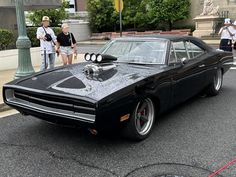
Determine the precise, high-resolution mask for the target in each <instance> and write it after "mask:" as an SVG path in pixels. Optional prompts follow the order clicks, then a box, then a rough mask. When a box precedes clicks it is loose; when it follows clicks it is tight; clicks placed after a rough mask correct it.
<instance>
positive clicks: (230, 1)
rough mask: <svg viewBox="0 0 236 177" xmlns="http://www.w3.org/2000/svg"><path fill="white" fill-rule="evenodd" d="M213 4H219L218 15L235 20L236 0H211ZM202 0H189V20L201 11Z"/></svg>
mask: <svg viewBox="0 0 236 177" xmlns="http://www.w3.org/2000/svg"><path fill="white" fill-rule="evenodd" d="M213 3H214V6H219V11H220V16H222V17H229V18H231V19H232V20H236V0H213ZM203 4H204V0H191V12H190V14H191V17H190V19H189V20H190V21H191V20H192V19H193V18H195V17H196V16H198V15H200V14H201V13H202V11H203Z"/></svg>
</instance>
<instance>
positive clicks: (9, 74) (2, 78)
mask: <svg viewBox="0 0 236 177" xmlns="http://www.w3.org/2000/svg"><path fill="white" fill-rule="evenodd" d="M77 57H78V58H77V60H73V63H78V62H83V54H78V56H77ZM61 65H62V63H60V64H56V67H57V66H61ZM34 70H35V72H38V71H39V66H36V67H34ZM15 73H16V69H13V70H4V71H0V112H4V111H7V110H10V109H11V108H10V107H8V106H7V105H5V104H4V102H3V97H2V87H3V85H4V84H6V83H8V82H10V81H12V80H14V76H15Z"/></svg>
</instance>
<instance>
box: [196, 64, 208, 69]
mask: <svg viewBox="0 0 236 177" xmlns="http://www.w3.org/2000/svg"><path fill="white" fill-rule="evenodd" d="M205 66H206V65H205V64H202V65H199V66H198V67H199V68H203V67H205Z"/></svg>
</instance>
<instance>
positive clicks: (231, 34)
mask: <svg viewBox="0 0 236 177" xmlns="http://www.w3.org/2000/svg"><path fill="white" fill-rule="evenodd" d="M226 29H227V31H228V32H229V34H230V36H234V35H235V34H233V33H232V32H231V31H230V30H229V28H226Z"/></svg>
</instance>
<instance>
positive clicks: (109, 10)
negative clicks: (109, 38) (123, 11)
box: [87, 0, 119, 32]
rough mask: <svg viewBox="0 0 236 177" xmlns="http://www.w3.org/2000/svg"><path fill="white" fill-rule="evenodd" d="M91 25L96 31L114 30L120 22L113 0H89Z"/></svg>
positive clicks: (88, 7) (88, 8)
mask: <svg viewBox="0 0 236 177" xmlns="http://www.w3.org/2000/svg"><path fill="white" fill-rule="evenodd" d="M87 10H88V11H89V21H90V27H91V29H92V31H94V32H104V31H113V30H114V28H115V26H116V24H117V23H118V22H119V21H118V20H119V16H118V13H117V12H115V9H114V5H113V1H112V0H102V1H101V0H88V1H87Z"/></svg>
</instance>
